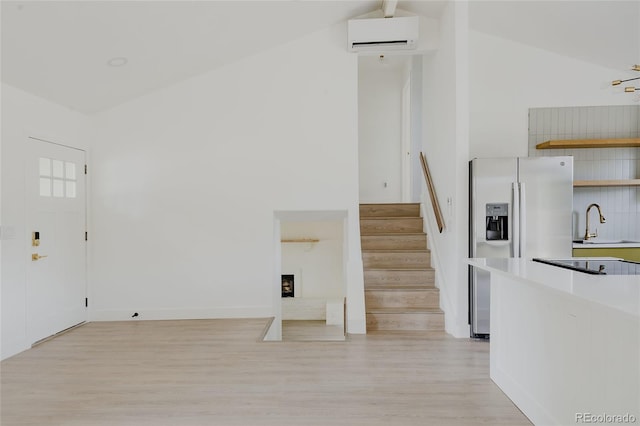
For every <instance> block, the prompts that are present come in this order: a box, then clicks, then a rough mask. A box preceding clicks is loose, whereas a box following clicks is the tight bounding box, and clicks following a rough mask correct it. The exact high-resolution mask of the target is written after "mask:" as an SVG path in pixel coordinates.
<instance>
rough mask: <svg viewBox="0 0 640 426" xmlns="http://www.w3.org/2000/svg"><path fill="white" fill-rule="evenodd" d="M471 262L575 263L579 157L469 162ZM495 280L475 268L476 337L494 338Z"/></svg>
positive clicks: (471, 290) (471, 289) (471, 301)
mask: <svg viewBox="0 0 640 426" xmlns="http://www.w3.org/2000/svg"><path fill="white" fill-rule="evenodd" d="M469 210H470V211H469V257H480V258H483V257H489V258H496V257H499V258H506V257H524V258H532V257H550V258H570V257H571V249H572V234H571V232H572V223H571V222H572V210H573V157H522V158H476V159H473V160H471V161H470V162H469ZM489 290H490V286H489V274H488V273H487V272H484V271H480V270H477V269H476V268H473V267H469V324H470V325H471V337H489V325H490V324H489V295H490V292H489Z"/></svg>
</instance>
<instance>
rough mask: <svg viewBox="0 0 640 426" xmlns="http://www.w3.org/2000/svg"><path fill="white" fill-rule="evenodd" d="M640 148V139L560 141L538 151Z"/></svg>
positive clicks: (549, 143) (552, 142)
mask: <svg viewBox="0 0 640 426" xmlns="http://www.w3.org/2000/svg"><path fill="white" fill-rule="evenodd" d="M638 146H640V138H623V139H558V140H549V141H546V142H542V143H539V144H538V145H536V149H566V148H633V147H638Z"/></svg>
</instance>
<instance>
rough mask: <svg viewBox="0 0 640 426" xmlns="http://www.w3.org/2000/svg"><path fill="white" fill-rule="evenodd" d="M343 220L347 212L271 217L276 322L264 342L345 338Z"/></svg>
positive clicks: (277, 213) (337, 339)
mask: <svg viewBox="0 0 640 426" xmlns="http://www.w3.org/2000/svg"><path fill="white" fill-rule="evenodd" d="M346 221H347V212H346V211H279V212H276V213H275V217H274V228H275V231H276V232H275V234H276V238H277V241H276V274H277V275H276V279H275V287H274V304H275V306H274V317H275V318H274V321H273V323H272V325H271V327H270V329H269V331H268V333H267V334H266V336H265V340H283V341H344V340H345V339H346V329H347V327H346V326H347V317H346V303H347V300H346V294H347V288H346V286H347V272H346V263H347V260H346V258H347V250H346V247H347V237H346V227H347V225H346Z"/></svg>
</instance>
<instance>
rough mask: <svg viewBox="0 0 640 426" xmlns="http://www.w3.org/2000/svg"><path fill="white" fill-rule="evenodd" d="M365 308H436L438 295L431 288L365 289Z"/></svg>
mask: <svg viewBox="0 0 640 426" xmlns="http://www.w3.org/2000/svg"><path fill="white" fill-rule="evenodd" d="M364 297H365V305H366V307H367V309H376V308H425V309H437V308H438V307H439V306H440V296H439V292H438V290H437V289H433V290H366V291H365V293H364Z"/></svg>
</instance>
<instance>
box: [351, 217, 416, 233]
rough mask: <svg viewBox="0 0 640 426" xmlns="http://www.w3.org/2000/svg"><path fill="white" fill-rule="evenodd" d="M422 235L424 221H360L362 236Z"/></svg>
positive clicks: (414, 219)
mask: <svg viewBox="0 0 640 426" xmlns="http://www.w3.org/2000/svg"><path fill="white" fill-rule="evenodd" d="M396 232H397V233H421V232H422V219H421V218H419V217H416V218H399V219H360V233H361V234H362V235H372V234H373V235H375V234H393V233H396Z"/></svg>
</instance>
